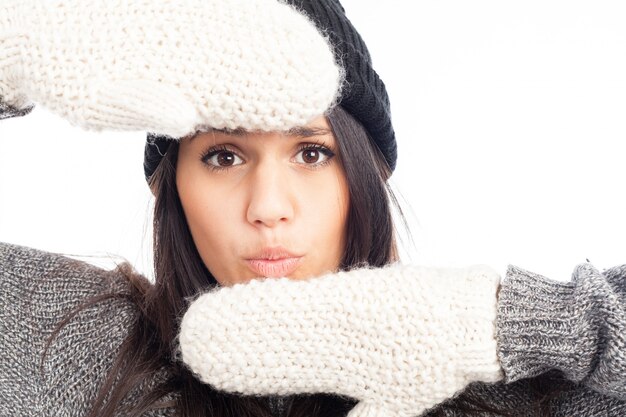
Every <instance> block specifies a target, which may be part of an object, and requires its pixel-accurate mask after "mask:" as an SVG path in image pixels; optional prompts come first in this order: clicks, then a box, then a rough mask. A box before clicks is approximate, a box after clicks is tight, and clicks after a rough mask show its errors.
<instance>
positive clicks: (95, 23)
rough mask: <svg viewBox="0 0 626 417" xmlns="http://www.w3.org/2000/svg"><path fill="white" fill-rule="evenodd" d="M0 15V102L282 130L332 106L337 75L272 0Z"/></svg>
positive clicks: (70, 114) (138, 121) (168, 123)
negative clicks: (0, 99) (36, 104)
mask: <svg viewBox="0 0 626 417" xmlns="http://www.w3.org/2000/svg"><path fill="white" fill-rule="evenodd" d="M0 22H4V23H5V24H3V25H2V26H1V27H0V39H2V43H1V44H0V96H2V97H3V101H4V102H5V103H6V104H8V105H11V106H13V107H17V108H23V107H25V106H26V105H28V104H31V103H29V102H30V101H32V102H36V103H41V104H42V105H43V106H44V107H47V108H49V109H50V110H51V111H52V112H54V113H57V114H59V115H60V116H62V117H64V118H66V119H67V120H68V121H70V122H71V123H72V124H74V125H78V126H81V127H83V128H85V129H90V130H105V129H106V130H125V131H134V130H138V131H149V132H156V133H161V134H165V135H170V136H173V137H182V136H186V135H188V134H192V133H195V132H196V131H198V130H206V129H208V128H216V129H223V128H228V129H236V128H244V129H247V130H262V131H275V130H287V129H289V128H292V127H294V126H299V125H304V124H306V123H308V122H310V121H311V120H312V119H313V118H314V117H316V116H319V115H320V114H323V113H324V112H325V111H326V110H327V109H328V108H329V107H332V106H333V105H334V103H336V102H337V100H338V99H339V96H340V94H341V88H342V85H343V80H344V77H345V71H344V70H343V68H342V67H341V66H340V65H339V64H338V63H337V62H336V61H335V55H334V51H333V47H332V46H331V44H330V43H329V41H328V39H327V38H326V37H325V35H324V34H322V33H320V32H319V30H318V29H317V28H316V26H315V24H314V23H313V22H312V21H311V20H309V19H308V18H307V17H306V15H304V14H302V13H299V12H297V11H295V10H294V9H293V8H292V7H290V6H289V5H286V4H283V3H281V2H279V1H277V0H228V1H225V0H192V1H167V2H162V1H150V0H127V1H121V0H96V1H82V0H65V1H44V2H42V1H39V0H20V1H19V2H15V1H9V2H2V3H0ZM26 98H28V101H29V102H25V99H26Z"/></svg>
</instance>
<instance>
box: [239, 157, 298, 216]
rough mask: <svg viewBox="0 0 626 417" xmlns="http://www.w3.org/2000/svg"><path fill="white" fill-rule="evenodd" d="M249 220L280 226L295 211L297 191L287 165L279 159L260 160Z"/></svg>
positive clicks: (253, 177) (253, 178) (251, 187)
mask: <svg viewBox="0 0 626 417" xmlns="http://www.w3.org/2000/svg"><path fill="white" fill-rule="evenodd" d="M249 190H250V194H249V203H248V208H247V213H246V216H247V219H248V222H250V223H251V224H253V225H255V226H266V227H276V226H277V225H279V224H281V223H287V222H289V221H290V220H291V219H292V218H293V215H294V203H295V194H294V193H293V190H292V189H291V187H290V184H289V181H288V178H287V173H286V172H285V169H284V167H281V166H280V164H278V163H276V162H270V161H267V162H266V163H263V164H259V165H258V166H257V167H256V169H255V170H254V172H253V173H251V180H250V184H249Z"/></svg>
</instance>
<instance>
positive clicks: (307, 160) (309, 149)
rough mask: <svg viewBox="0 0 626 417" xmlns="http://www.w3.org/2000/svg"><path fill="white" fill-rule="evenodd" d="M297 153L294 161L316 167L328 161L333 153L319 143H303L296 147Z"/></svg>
mask: <svg viewBox="0 0 626 417" xmlns="http://www.w3.org/2000/svg"><path fill="white" fill-rule="evenodd" d="M298 155H299V156H297V157H296V162H298V163H301V164H305V165H309V166H311V167H313V168H318V167H321V166H324V165H326V164H328V163H330V162H331V160H332V158H333V157H334V156H335V153H334V152H333V151H331V150H330V149H328V148H327V147H325V146H323V145H320V144H304V145H302V146H301V147H300V148H299V149H298ZM300 155H301V156H300Z"/></svg>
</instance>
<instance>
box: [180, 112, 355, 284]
mask: <svg viewBox="0 0 626 417" xmlns="http://www.w3.org/2000/svg"><path fill="white" fill-rule="evenodd" d="M338 152H339V151H338V148H337V143H336V139H335V137H334V135H333V133H332V132H331V128H330V125H329V124H328V121H327V120H326V117H324V116H320V117H319V118H317V119H315V120H314V121H313V122H311V123H309V124H307V125H306V126H304V128H300V129H292V130H290V131H289V133H286V132H285V133H283V132H269V133H266V132H263V133H256V132H255V133H237V132H233V133H224V132H218V131H213V132H206V133H200V134H198V135H197V136H195V137H193V138H185V139H183V140H181V143H180V150H179V155H178V162H177V174H176V184H177V188H178V193H179V195H180V200H181V203H182V206H183V210H184V212H185V217H186V219H187V223H188V224H189V228H190V230H191V235H192V237H193V240H194V243H195V245H196V247H197V248H198V252H199V253H200V256H201V257H202V260H203V261H204V264H205V265H206V266H207V268H208V269H209V271H210V272H211V273H212V274H213V276H214V277H215V278H216V279H217V281H218V282H219V283H220V284H221V285H223V286H230V285H233V284H235V283H240V282H247V281H249V280H250V279H252V278H259V277H283V276H284V277H290V278H293V279H305V278H309V277H312V276H317V275H321V274H323V273H325V272H330V271H335V270H337V268H338V267H339V264H340V261H341V258H342V256H343V253H344V248H345V238H346V236H345V235H346V232H345V229H346V227H345V225H346V218H347V213H348V205H349V194H348V186H347V181H346V177H345V173H344V170H343V167H342V164H341V160H340V157H339V154H338Z"/></svg>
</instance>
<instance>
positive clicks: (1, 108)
mask: <svg viewBox="0 0 626 417" xmlns="http://www.w3.org/2000/svg"><path fill="white" fill-rule="evenodd" d="M34 108H35V105H34V104H31V105H29V106H27V107H24V108H22V109H18V108H16V107H13V106H11V105H9V104H7V103H5V102H4V101H2V97H1V96H0V120H2V119H9V118H11V117H21V116H26V115H27V114H28V113H30V112H31V111H32V110H33V109H34Z"/></svg>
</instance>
